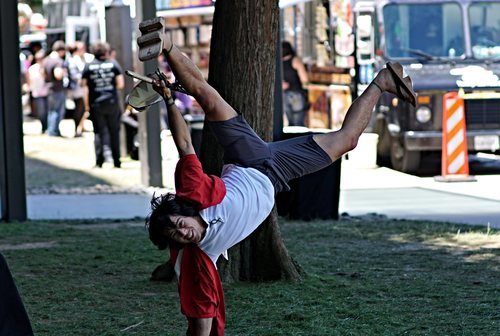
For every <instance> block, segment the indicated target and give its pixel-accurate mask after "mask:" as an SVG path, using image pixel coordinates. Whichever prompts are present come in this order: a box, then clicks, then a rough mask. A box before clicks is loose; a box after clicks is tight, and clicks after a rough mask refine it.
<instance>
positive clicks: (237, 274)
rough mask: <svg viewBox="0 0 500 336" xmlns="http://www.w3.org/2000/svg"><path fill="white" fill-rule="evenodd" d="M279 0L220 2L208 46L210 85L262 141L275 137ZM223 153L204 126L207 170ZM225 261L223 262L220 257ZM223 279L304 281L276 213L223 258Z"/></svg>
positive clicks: (214, 168) (216, 166) (216, 168)
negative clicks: (281, 231) (243, 118)
mask: <svg viewBox="0 0 500 336" xmlns="http://www.w3.org/2000/svg"><path fill="white" fill-rule="evenodd" d="M278 27H279V7H278V1H277V0H272V1H271V0H217V1H216V2H215V13H214V19H213V26H212V41H211V46H210V62H209V63H210V67H209V78H208V81H209V83H210V84H211V85H212V86H213V87H214V88H215V89H216V90H217V91H218V92H219V93H220V94H221V95H222V97H223V98H224V99H225V100H226V101H227V102H228V103H229V104H230V105H231V106H233V107H234V108H235V109H236V110H237V111H238V112H239V113H241V114H243V115H244V116H245V119H246V120H247V121H248V122H249V124H250V125H251V126H252V127H253V129H254V130H255V131H256V132H257V134H259V136H261V137H262V138H263V139H264V140H266V141H270V140H271V139H272V134H273V133H272V125H273V110H274V84H275V82H274V81H275V78H274V74H275V67H276V42H277V41H276V40H277V37H278ZM222 155H223V152H222V149H221V147H220V146H219V145H218V144H217V142H216V140H215V138H214V136H213V135H212V134H211V132H210V130H209V129H208V127H205V128H204V134H203V142H202V155H201V160H202V163H203V166H204V169H205V170H206V171H207V172H208V173H211V174H220V171H221V168H222ZM221 259H222V258H221ZM219 271H220V274H221V278H222V279H223V281H226V282H227V281H238V280H252V281H259V280H278V279H287V280H293V281H297V280H299V279H300V274H299V273H300V272H299V269H298V267H296V265H295V264H294V262H293V260H292V259H291V257H290V256H289V254H288V251H287V249H286V247H285V245H284V243H283V240H282V238H281V233H280V230H279V225H278V220H277V212H276V210H275V209H274V210H273V211H272V213H271V214H270V215H269V217H268V218H267V219H266V221H265V222H264V223H263V224H262V225H261V226H260V227H259V228H258V229H257V230H256V231H255V232H254V233H253V234H252V235H251V236H250V237H249V238H247V239H245V240H244V241H243V242H241V243H240V244H238V245H237V246H235V247H233V248H232V249H231V251H230V253H229V262H225V261H221V260H219Z"/></svg>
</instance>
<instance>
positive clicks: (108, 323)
mask: <svg viewBox="0 0 500 336" xmlns="http://www.w3.org/2000/svg"><path fill="white" fill-rule="evenodd" d="M281 223H282V233H283V235H284V238H285V241H286V245H287V246H288V248H289V251H290V253H291V254H292V256H293V257H294V259H296V260H297V261H298V262H299V263H300V265H301V267H302V268H303V269H304V270H305V272H306V275H305V276H304V278H303V281H302V282H300V283H288V282H269V283H237V284H224V288H225V295H226V305H227V314H228V318H227V328H226V334H227V335H481V336H484V335H492V336H493V335H499V334H500V232H499V231H498V230H496V231H495V230H491V231H489V230H487V229H486V228H484V227H483V228H479V227H469V226H456V225H452V224H437V223H430V222H412V221H314V222H301V221H285V220H281ZM0 251H1V252H2V253H3V254H4V256H5V257H6V259H7V261H8V262H9V264H10V267H11V271H12V272H13V274H14V277H15V279H16V282H17V285H18V288H19V291H20V292H21V295H22V297H23V299H24V303H25V305H26V308H27V310H28V313H29V315H30V317H31V322H32V325H33V328H34V330H35V334H36V335H50V336H53V335H64V336H67V335H174V336H176V335H184V333H185V325H186V323H185V320H184V317H183V316H182V315H181V314H180V312H179V304H178V296H177V290H176V284H174V283H161V282H151V281H149V275H150V273H151V271H152V270H153V269H154V267H156V266H157V265H158V264H159V263H161V262H163V261H164V260H165V259H166V257H167V255H166V254H165V252H162V251H158V250H156V249H155V248H154V247H153V246H152V244H151V243H150V242H149V241H148V238H147V234H146V231H145V229H144V226H143V223H142V222H135V223H133V222H104V223H103V222H102V221H101V222H29V223H16V224H4V223H2V224H0Z"/></svg>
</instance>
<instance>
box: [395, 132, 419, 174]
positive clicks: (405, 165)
mask: <svg viewBox="0 0 500 336" xmlns="http://www.w3.org/2000/svg"><path fill="white" fill-rule="evenodd" d="M391 164H392V168H394V169H396V170H399V171H401V172H403V173H409V174H413V173H416V172H417V170H418V168H419V166H420V152H419V151H411V150H407V149H406V148H404V146H403V145H402V144H401V143H400V142H399V141H398V140H396V139H393V141H392V144H391Z"/></svg>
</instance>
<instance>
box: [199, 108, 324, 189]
mask: <svg viewBox="0 0 500 336" xmlns="http://www.w3.org/2000/svg"><path fill="white" fill-rule="evenodd" d="M208 125H209V126H210V127H211V129H212V131H213V132H214V134H215V137H216V138H217V141H218V142H219V143H220V144H221V146H222V147H223V148H224V162H225V163H233V164H237V165H239V166H242V167H251V168H255V169H257V170H259V171H261V172H262V173H264V174H265V175H266V176H267V177H269V179H270V180H271V182H272V183H273V185H274V190H275V192H276V193H278V192H280V191H288V190H290V187H289V186H288V181H290V180H291V179H294V178H297V177H300V176H303V175H306V174H310V173H314V172H316V171H318V170H320V169H323V168H325V167H327V166H328V165H330V164H331V163H332V160H331V158H330V156H329V155H328V154H327V153H326V152H325V151H324V150H323V149H322V148H321V147H320V146H319V145H318V144H317V143H316V141H314V140H313V135H312V134H308V135H303V136H300V137H296V138H293V139H288V140H283V141H276V142H269V143H268V142H265V141H263V140H262V139H261V138H260V137H259V136H258V135H257V134H256V133H255V131H254V130H253V129H252V128H251V127H250V125H248V123H247V122H246V120H245V118H243V116H242V115H238V116H236V117H234V118H232V119H229V120H225V121H208Z"/></svg>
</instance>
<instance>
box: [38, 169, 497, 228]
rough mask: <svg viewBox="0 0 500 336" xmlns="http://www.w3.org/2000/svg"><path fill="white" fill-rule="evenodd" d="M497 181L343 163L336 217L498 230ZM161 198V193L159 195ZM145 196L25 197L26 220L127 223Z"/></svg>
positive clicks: (144, 208) (142, 212)
mask: <svg viewBox="0 0 500 336" xmlns="http://www.w3.org/2000/svg"><path fill="white" fill-rule="evenodd" d="M499 190H500V175H484V176H477V181H476V182H461V183H458V182H455V183H442V182H435V181H434V179H433V178H431V177H427V178H421V177H416V176H412V175H408V174H403V173H400V172H396V171H394V170H391V169H388V168H383V167H380V168H372V169H363V168H357V167H356V166H355V165H354V164H352V163H351V162H349V160H344V161H343V163H342V180H341V194H340V204H339V212H340V213H342V212H346V213H348V214H349V215H351V216H358V215H364V214H367V213H377V214H383V215H386V216H388V217H389V218H401V219H421V220H436V221H445V222H456V223H466V224H476V225H485V226H487V225H490V226H491V227H496V228H500V191H499ZM159 191H160V192H162V190H159ZM151 194H152V191H151V192H148V193H144V194H99V195H61V194H59V195H30V196H28V218H29V219H33V220H39V219H50V220H57V219H130V218H141V219H142V218H144V217H145V216H146V215H147V214H148V212H149V202H150V200H151Z"/></svg>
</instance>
